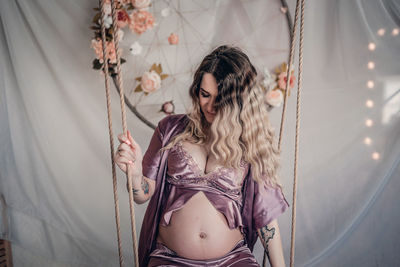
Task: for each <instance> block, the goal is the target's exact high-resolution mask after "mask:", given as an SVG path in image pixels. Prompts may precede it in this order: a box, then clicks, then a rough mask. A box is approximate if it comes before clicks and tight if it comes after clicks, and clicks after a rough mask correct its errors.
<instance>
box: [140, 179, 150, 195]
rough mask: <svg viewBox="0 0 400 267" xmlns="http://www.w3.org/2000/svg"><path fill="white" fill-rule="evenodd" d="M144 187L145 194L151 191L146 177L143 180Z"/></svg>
mask: <svg viewBox="0 0 400 267" xmlns="http://www.w3.org/2000/svg"><path fill="white" fill-rule="evenodd" d="M142 189H143V192H144V194H145V195H147V194H148V193H149V183H148V182H147V181H145V180H144V179H143V180H142Z"/></svg>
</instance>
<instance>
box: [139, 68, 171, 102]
mask: <svg viewBox="0 0 400 267" xmlns="http://www.w3.org/2000/svg"><path fill="white" fill-rule="evenodd" d="M167 77H168V74H163V73H162V66H161V64H158V65H157V64H155V63H154V64H153V65H152V66H151V68H150V70H149V71H145V72H144V73H143V75H142V76H141V77H136V78H135V80H136V81H138V82H139V84H138V85H137V86H136V88H135V90H134V92H144V94H145V95H147V94H149V93H152V92H155V91H157V90H158V89H160V87H161V81H162V80H164V79H166V78H167Z"/></svg>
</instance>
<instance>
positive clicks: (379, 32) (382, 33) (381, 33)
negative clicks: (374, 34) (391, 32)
mask: <svg viewBox="0 0 400 267" xmlns="http://www.w3.org/2000/svg"><path fill="white" fill-rule="evenodd" d="M384 34H385V29H384V28H380V29H379V30H378V35H379V36H383V35H384Z"/></svg>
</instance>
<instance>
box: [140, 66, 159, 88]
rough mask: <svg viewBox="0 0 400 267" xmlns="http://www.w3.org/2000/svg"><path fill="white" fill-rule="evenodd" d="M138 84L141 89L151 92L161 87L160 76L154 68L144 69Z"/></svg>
mask: <svg viewBox="0 0 400 267" xmlns="http://www.w3.org/2000/svg"><path fill="white" fill-rule="evenodd" d="M140 86H141V87H142V90H143V91H144V92H146V93H151V92H154V91H156V90H157V89H160V87H161V77H160V75H158V73H157V72H155V71H154V70H152V71H150V72H149V71H146V72H145V73H143V76H142V79H141V81H140Z"/></svg>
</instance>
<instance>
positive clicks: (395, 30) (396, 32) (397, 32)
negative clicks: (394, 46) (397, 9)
mask: <svg viewBox="0 0 400 267" xmlns="http://www.w3.org/2000/svg"><path fill="white" fill-rule="evenodd" d="M392 35H393V36H396V35H399V28H394V29H393V30H392Z"/></svg>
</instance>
